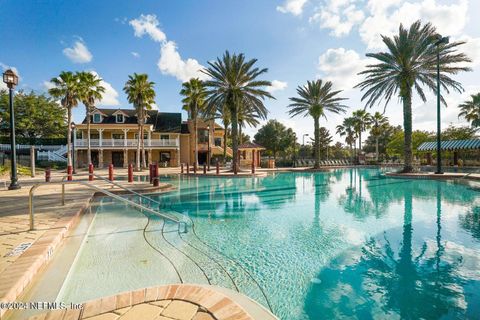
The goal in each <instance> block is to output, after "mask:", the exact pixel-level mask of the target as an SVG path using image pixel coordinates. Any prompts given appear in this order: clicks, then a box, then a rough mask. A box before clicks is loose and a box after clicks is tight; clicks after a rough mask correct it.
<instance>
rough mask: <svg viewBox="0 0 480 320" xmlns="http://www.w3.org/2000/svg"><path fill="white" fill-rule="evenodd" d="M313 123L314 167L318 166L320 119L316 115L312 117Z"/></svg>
mask: <svg viewBox="0 0 480 320" xmlns="http://www.w3.org/2000/svg"><path fill="white" fill-rule="evenodd" d="M313 121H314V125H315V133H314V135H315V148H314V154H315V165H314V167H313V168H314V169H318V168H320V119H319V118H318V117H314V118H313Z"/></svg>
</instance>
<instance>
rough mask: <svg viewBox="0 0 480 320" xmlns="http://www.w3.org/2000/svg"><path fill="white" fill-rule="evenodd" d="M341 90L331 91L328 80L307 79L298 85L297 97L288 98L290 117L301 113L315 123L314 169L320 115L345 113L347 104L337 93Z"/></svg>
mask: <svg viewBox="0 0 480 320" xmlns="http://www.w3.org/2000/svg"><path fill="white" fill-rule="evenodd" d="M340 92H342V91H341V90H338V91H333V89H332V83H331V82H330V81H327V82H323V81H322V80H315V81H307V84H306V85H304V86H298V88H297V94H298V95H299V97H292V98H290V101H292V103H290V104H289V105H288V107H289V108H291V109H290V111H289V112H288V113H289V114H290V116H291V117H295V116H298V115H300V114H303V115H304V116H305V117H306V116H311V117H312V118H313V121H314V125H315V144H314V153H315V166H314V168H315V169H318V168H320V117H324V118H325V119H327V116H326V112H327V111H328V112H331V113H336V114H340V113H345V110H346V108H347V106H344V105H342V104H340V103H341V101H342V100H346V99H345V98H340V97H338V96H337V95H338V94H339V93H340Z"/></svg>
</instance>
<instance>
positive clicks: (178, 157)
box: [177, 138, 180, 167]
mask: <svg viewBox="0 0 480 320" xmlns="http://www.w3.org/2000/svg"><path fill="white" fill-rule="evenodd" d="M177 139H178V138H177ZM177 167H180V149H177Z"/></svg>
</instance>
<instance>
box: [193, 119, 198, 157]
mask: <svg viewBox="0 0 480 320" xmlns="http://www.w3.org/2000/svg"><path fill="white" fill-rule="evenodd" d="M193 161H194V164H193V165H194V166H195V167H198V122H197V117H195V118H194V119H193Z"/></svg>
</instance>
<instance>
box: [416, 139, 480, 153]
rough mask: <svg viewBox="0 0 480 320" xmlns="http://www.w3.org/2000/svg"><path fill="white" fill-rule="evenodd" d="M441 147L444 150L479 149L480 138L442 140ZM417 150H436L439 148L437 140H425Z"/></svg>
mask: <svg viewBox="0 0 480 320" xmlns="http://www.w3.org/2000/svg"><path fill="white" fill-rule="evenodd" d="M440 147H441V149H442V150H446V151H452V150H479V149H480V139H470V140H446V141H441V143H440ZM417 150H418V151H435V150H437V142H436V141H429V142H424V143H422V144H421V145H420V146H419V147H418V148H417Z"/></svg>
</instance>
